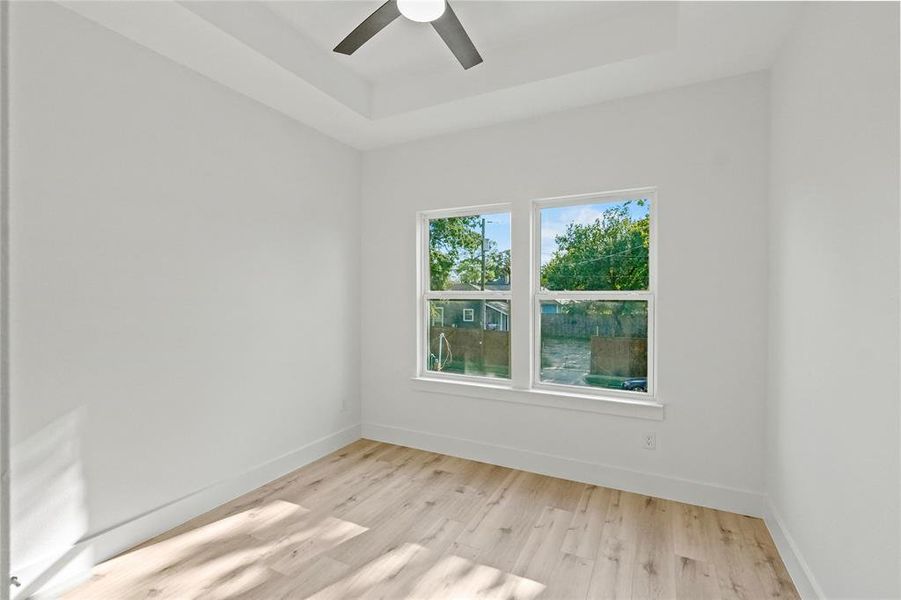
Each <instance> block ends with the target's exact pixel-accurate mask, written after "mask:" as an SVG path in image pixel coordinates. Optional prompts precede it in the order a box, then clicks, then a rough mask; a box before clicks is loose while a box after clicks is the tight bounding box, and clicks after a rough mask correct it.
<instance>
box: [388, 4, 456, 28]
mask: <svg viewBox="0 0 901 600" xmlns="http://www.w3.org/2000/svg"><path fill="white" fill-rule="evenodd" d="M445 4H446V1H445V0H397V8H398V10H400V14H402V15H403V16H405V17H407V18H408V19H410V20H411V21H416V22H417V23H430V22H431V21H434V20H435V19H437V18H438V17H440V16H441V15H443V14H444V7H445Z"/></svg>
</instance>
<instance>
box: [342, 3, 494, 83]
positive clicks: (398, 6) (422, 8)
mask: <svg viewBox="0 0 901 600" xmlns="http://www.w3.org/2000/svg"><path fill="white" fill-rule="evenodd" d="M401 15H403V16H404V17H406V18H408V19H410V20H411V21H416V22H417V23H431V24H432V27H434V28H435V31H437V32H438V35H440V36H441V39H442V40H444V43H445V44H447V47H448V48H450V50H451V52H453V53H454V56H456V57H457V60H459V61H460V64H461V65H463V68H464V69H469V68H471V67H474V66H476V65H477V64H479V63H480V62H482V57H481V56H480V55H479V51H478V50H476V47H475V45H474V44H473V43H472V40H471V39H469V35H467V33H466V30H465V29H463V24H462V23H460V19H458V18H457V15H456V13H454V9H452V8H451V7H450V4H448V3H447V1H446V0H388V1H387V2H385V3H384V4H382V5H381V6H380V7H379V8H378V9H376V11H375V12H374V13H372V14H371V15H369V16H368V17H366V19H365V20H364V21H363V22H362V23H360V24H359V25H357V27H356V29H354V30H353V31H351V32H350V33H349V34H348V36H347V37H346V38H344V39H343V40H341V43H340V44H338V45H337V46H335V52H339V53H341V54H348V55H350V54H353V53H354V52H356V51H357V50H358V49H359V48H360V46H362V45H363V44H365V43H366V42H368V41H369V40H370V39H371V38H372V37H373V36H374V35H375V34H377V33H378V32H379V31H381V30H382V29H384V28H385V27H387V26H388V25H389V24H390V23H391V22H392V21H394V20H395V19H396V18H397V17H399V16H401Z"/></svg>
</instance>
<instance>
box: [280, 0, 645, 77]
mask: <svg viewBox="0 0 901 600" xmlns="http://www.w3.org/2000/svg"><path fill="white" fill-rule="evenodd" d="M263 4H265V6H266V7H267V8H268V9H269V10H271V11H272V12H274V13H275V14H277V15H278V16H279V17H281V18H283V19H285V20H286V21H287V22H288V23H290V24H291V25H292V26H293V27H295V28H296V29H297V30H298V31H299V32H300V33H301V34H302V35H304V36H306V37H307V38H309V39H310V40H312V41H313V42H314V43H315V44H316V45H317V46H319V47H320V48H322V49H323V50H326V51H329V50H331V49H332V48H334V47H335V45H336V44H337V43H338V42H339V41H341V39H342V38H343V37H344V36H346V35H347V34H348V33H350V31H351V30H352V29H353V28H354V27H355V26H356V25H357V24H358V23H360V22H361V21H363V20H364V19H365V18H366V17H367V16H369V15H370V14H371V13H372V12H373V11H374V10H375V9H377V8H378V7H379V6H380V5H381V4H382V2H380V1H379V0H375V1H374V2H373V1H362V2H361V1H354V0H351V1H346V2H334V1H331V2H329V1H311V2H285V1H284V0H281V1H279V0H276V1H268V0H267V1H266V2H264V3H263ZM452 4H453V6H454V9H455V12H456V13H457V16H458V17H459V18H460V21H461V22H462V23H463V25H464V27H466V29H467V32H468V33H469V35H470V37H471V38H472V39H473V42H474V43H475V44H476V46H477V47H478V49H479V50H480V51H481V53H482V54H487V55H489V56H490V55H491V53H492V50H493V49H495V48H503V47H505V46H508V45H510V44H512V43H517V42H522V41H532V42H534V40H536V39H538V36H541V37H543V38H545V39H548V40H553V39H559V38H560V37H563V36H565V35H566V31H567V29H568V28H570V27H572V25H573V24H574V23H575V24H579V23H590V22H601V21H602V20H603V19H609V18H612V17H613V16H615V15H617V14H621V13H623V12H625V11H628V10H630V9H631V10H633V11H634V10H636V9H637V8H639V7H640V4H638V3H636V2H584V1H581V2H568V1H562V0H557V1H529V2H510V1H506V2H498V1H482V2H473V1H462V2H461V1H457V2H452ZM335 57H336V59H337V60H338V61H339V62H340V63H341V64H344V65H346V66H347V68H349V69H350V70H352V71H354V72H355V73H357V74H358V75H360V76H361V77H363V78H364V79H365V80H367V81H369V82H371V83H378V82H381V81H385V80H391V79H397V78H398V77H399V76H403V74H405V73H407V74H408V73H416V72H423V71H427V70H433V69H439V70H450V69H449V68H453V69H459V68H460V67H459V66H458V65H457V64H456V62H455V59H454V57H453V55H452V54H451V53H450V51H449V50H448V49H447V47H446V46H445V45H444V44H443V43H442V42H441V39H440V38H439V37H438V34H437V33H436V32H435V31H434V29H432V27H431V25H429V24H426V23H414V22H413V21H409V20H407V19H402V18H401V19H397V20H396V21H394V22H393V23H392V24H391V25H389V26H388V27H387V28H385V29H384V30H383V31H382V32H381V33H379V35H378V36H376V37H375V38H373V39H372V40H370V41H369V42H367V43H366V44H365V45H364V46H363V47H362V48H361V49H360V50H359V51H357V52H356V53H355V54H354V55H353V56H343V55H340V54H336V55H335Z"/></svg>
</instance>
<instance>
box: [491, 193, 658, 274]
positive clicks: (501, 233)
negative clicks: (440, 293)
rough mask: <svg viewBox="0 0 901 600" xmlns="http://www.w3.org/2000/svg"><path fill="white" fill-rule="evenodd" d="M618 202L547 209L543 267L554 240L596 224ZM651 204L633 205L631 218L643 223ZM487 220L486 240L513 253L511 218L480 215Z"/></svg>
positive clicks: (543, 223)
mask: <svg viewBox="0 0 901 600" xmlns="http://www.w3.org/2000/svg"><path fill="white" fill-rule="evenodd" d="M618 204H621V203H618V202H607V203H598V204H580V205H578V206H561V207H559V208H545V209H542V210H541V264H542V265H543V264H545V263H547V261H548V260H550V258H551V256H552V255H553V254H554V251H555V250H557V243H556V242H555V241H554V238H555V237H556V236H558V235H560V234H561V233H563V232H564V231H566V226H567V225H568V224H569V223H579V224H581V225H586V224H588V223H593V222H594V220H595V219H598V218H600V217H601V216H602V215H603V214H604V210H605V209H607V208H610V207H611V206H616V205H618ZM650 208H651V205H650V202H648V203H646V204H645V205H644V206H639V205H638V204H636V203H635V202H633V203H631V204H630V205H629V214H630V215H631V217H632V218H633V219H643V218H644V217H646V216H647V214H648V211H649V210H650ZM480 217H484V218H485V219H486V222H485V237H487V238H488V239H490V240H494V242H496V243H497V248H498V250H501V251H503V250H509V249H510V214H509V213H497V214H489V215H480Z"/></svg>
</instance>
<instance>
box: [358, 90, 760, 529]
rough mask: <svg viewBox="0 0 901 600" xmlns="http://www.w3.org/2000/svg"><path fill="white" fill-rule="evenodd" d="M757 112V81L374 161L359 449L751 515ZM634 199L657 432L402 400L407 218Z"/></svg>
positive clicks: (482, 133)
mask: <svg viewBox="0 0 901 600" xmlns="http://www.w3.org/2000/svg"><path fill="white" fill-rule="evenodd" d="M767 103H768V87H767V75H766V74H763V73H758V74H752V75H749V76H742V77H738V78H733V79H726V80H720V81H717V82H713V83H707V84H702V85H696V86H692V87H686V88H682V89H676V90H672V91H667V92H663V93H657V94H652V95H646V96H639V97H634V98H627V99H624V100H620V101H615V102H608V103H605V104H601V105H596V106H592V107H589V108H583V109H578V110H572V111H567V112H563V113H558V114H553V115H549V116H546V117H542V118H540V119H534V120H530V121H524V122H514V123H509V124H504V125H498V126H493V127H489V128H484V129H478V130H473V131H469V132H463V133H459V134H455V135H450V136H444V137H439V138H434V139H430V140H427V141H422V142H414V143H410V144H405V145H402V146H398V147H393V148H388V149H384V150H378V151H373V152H368V153H366V154H365V155H364V162H363V190H364V193H363V269H362V273H363V275H362V281H363V304H362V312H363V330H362V340H363V361H362V365H363V367H362V377H363V387H362V389H363V421H364V429H363V431H364V434H365V435H367V436H372V437H380V438H382V439H392V440H397V441H402V442H405V443H410V444H419V445H426V446H429V447H432V448H436V449H441V450H445V451H454V452H458V453H464V454H467V455H469V456H473V457H478V458H483V459H487V460H494V461H498V460H506V461H507V462H508V463H510V464H515V465H516V466H522V467H525V468H532V469H536V470H546V471H547V470H555V472H557V473H558V474H561V475H572V474H579V473H581V475H580V476H581V477H590V478H592V479H594V480H596V481H599V482H607V483H610V484H612V485H616V486H617V487H619V486H627V485H628V486H631V487H633V488H641V489H642V490H647V491H653V492H655V493H658V494H662V495H670V496H678V497H681V498H683V499H689V500H693V501H696V502H701V503H706V504H711V503H713V504H719V505H723V504H724V503H725V504H727V505H728V506H730V507H734V508H736V509H740V510H744V511H746V512H757V513H759V512H760V509H761V507H762V496H761V494H762V491H763V448H762V443H763V435H764V434H763V420H764V406H765V398H764V396H765V392H766V388H765V382H766V377H765V371H766V329H767V328H766V300H767V294H766V281H767V271H766V263H767V261H766V250H767V245H766V218H767V217H766V196H767V156H768V155H767V146H768V134H767V132H768V130H769V126H768V124H769V120H768V119H769V115H768V108H767ZM641 186H658V189H659V192H658V193H659V197H658V215H659V225H658V230H659V246H658V248H659V296H658V313H657V327H658V356H659V371H658V373H659V377H658V382H659V397H660V399H661V400H662V401H663V402H664V403H665V404H666V418H665V420H664V421H663V422H655V421H647V420H640V419H633V418H624V417H618V416H608V415H600V414H593V413H585V412H575V411H569V410H563V409H558V408H545V407H536V406H525V405H520V404H509V403H502V402H495V401H488V400H481V399H473V398H464V397H456V396H449V395H443V394H435V393H423V392H421V391H418V390H414V389H413V388H412V386H411V382H410V378H411V377H412V376H413V375H414V374H415V364H416V357H415V347H416V334H415V314H416V305H415V290H416V287H415V285H416V283H415V277H416V275H415V274H416V260H417V257H416V254H415V249H416V247H415V237H414V236H415V216H416V213H417V211H420V210H424V209H438V208H451V207H458V206H468V205H477V204H483V203H492V202H507V201H512V202H518V203H527V202H529V201H530V200H531V199H537V198H543V197H551V196H560V195H567V194H576V193H583V192H597V191H605V190H616V189H624V188H633V187H641ZM514 260H516V259H514ZM514 270H515V267H514ZM512 310H513V311H514V313H515V312H516V311H517V310H520V311H521V310H527V309H526V307H522V306H519V307H517V306H513V308H512ZM514 318H515V317H514ZM645 431H656V432H657V440H658V442H657V443H658V449H657V451H655V452H649V451H647V450H644V449H642V444H641V438H642V433H643V432H645ZM498 446H501V447H506V448H498ZM510 448H513V449H514V451H512V452H511V451H510V450H509V449H510ZM536 453H537V454H536ZM546 455H552V456H546ZM548 465H550V466H549V467H548ZM545 467H547V468H545ZM561 468H564V469H569V470H567V471H566V472H565V473H563V472H561ZM677 480H688V483H686V482H685V481H677ZM724 488H725V489H724ZM723 498H725V500H723Z"/></svg>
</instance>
